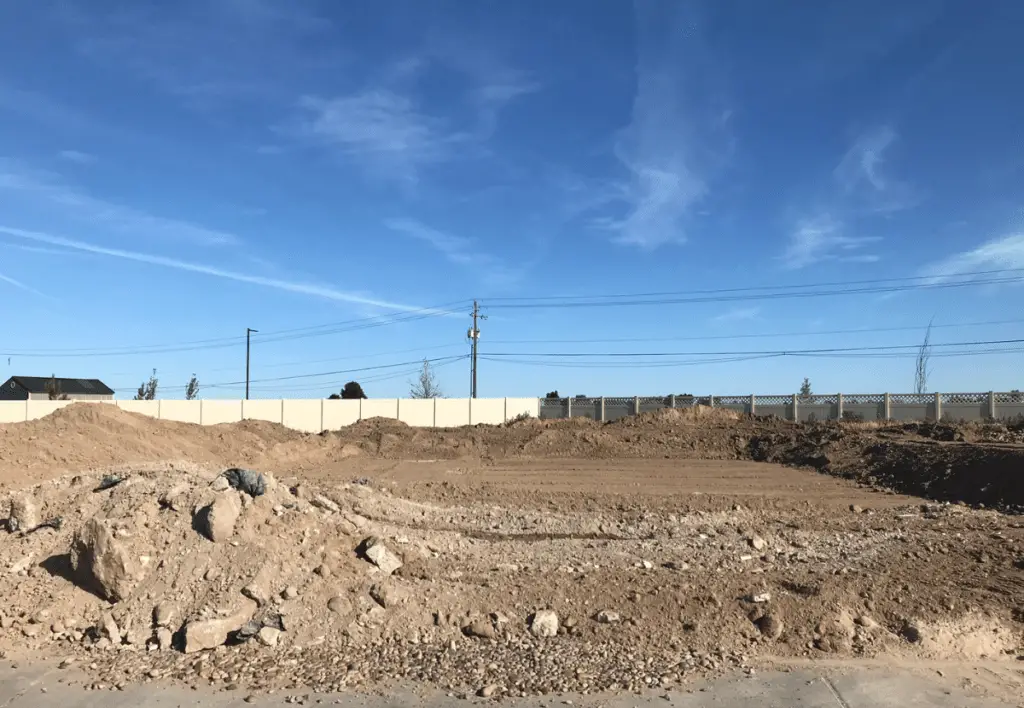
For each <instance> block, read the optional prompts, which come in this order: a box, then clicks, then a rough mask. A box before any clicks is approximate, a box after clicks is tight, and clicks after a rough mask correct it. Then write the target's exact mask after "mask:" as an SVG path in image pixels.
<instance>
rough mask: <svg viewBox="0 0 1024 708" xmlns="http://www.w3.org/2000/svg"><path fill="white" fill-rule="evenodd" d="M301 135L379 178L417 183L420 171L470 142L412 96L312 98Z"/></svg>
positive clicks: (380, 93)
mask: <svg viewBox="0 0 1024 708" xmlns="http://www.w3.org/2000/svg"><path fill="white" fill-rule="evenodd" d="M301 107H302V109H303V111H304V120H303V121H302V124H301V128H300V130H301V132H302V133H304V134H305V135H307V136H309V137H312V138H316V139H318V140H319V141H321V142H323V143H325V144H327V145H328V146H330V147H333V148H336V149H337V150H339V151H341V152H342V153H343V154H345V155H348V156H350V157H352V158H354V159H355V160H357V161H358V163H359V164H360V165H361V166H363V167H365V168H366V169H367V170H369V171H370V172H371V173H372V174H373V175H374V176H376V177H382V178H393V179H398V180H400V181H404V182H409V183H416V182H417V181H418V180H419V173H420V170H421V169H422V168H423V167H424V166H425V165H428V164H431V163H434V162H438V161H440V160H442V159H445V158H447V157H448V155H449V151H450V149H451V148H452V147H453V146H454V145H456V144H458V143H459V142H460V141H463V140H464V139H465V136H464V135H460V134H458V133H449V132H447V131H446V129H445V127H444V123H443V122H442V121H440V120H438V119H436V118H433V117H431V116H428V115H426V114H425V113H423V112H421V111H420V110H419V108H418V107H417V106H416V104H415V103H414V102H413V100H412V99H410V98H409V97H408V96H404V95H401V94H399V93H396V92H394V91H391V90H388V89H376V90H368V91H363V92H361V93H357V94H353V95H350V96H344V97H340V98H332V99H323V98H318V97H315V96H306V97H305V98H303V99H302V101H301Z"/></svg>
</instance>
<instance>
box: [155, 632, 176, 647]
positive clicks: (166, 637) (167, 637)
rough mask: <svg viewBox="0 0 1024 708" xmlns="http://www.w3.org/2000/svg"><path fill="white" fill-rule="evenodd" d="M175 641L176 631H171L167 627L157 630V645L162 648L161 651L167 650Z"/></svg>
mask: <svg viewBox="0 0 1024 708" xmlns="http://www.w3.org/2000/svg"><path fill="white" fill-rule="evenodd" d="M173 642H174V633H173V632H171V630H170V629H168V628H167V627H161V628H160V629H158V630H156V645H157V647H159V648H160V651H167V650H168V649H170V648H171V644H172V643H173Z"/></svg>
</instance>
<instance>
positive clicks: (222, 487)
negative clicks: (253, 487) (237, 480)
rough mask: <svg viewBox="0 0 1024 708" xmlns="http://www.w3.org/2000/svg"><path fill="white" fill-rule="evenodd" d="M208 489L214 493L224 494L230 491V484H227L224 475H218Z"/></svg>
mask: <svg viewBox="0 0 1024 708" xmlns="http://www.w3.org/2000/svg"><path fill="white" fill-rule="evenodd" d="M210 489H212V490H213V491H215V492H226V491H228V490H229V489H231V484H230V483H229V482H228V478H227V477H225V476H224V475H218V476H217V477H216V478H215V479H214V480H213V481H212V482H210Z"/></svg>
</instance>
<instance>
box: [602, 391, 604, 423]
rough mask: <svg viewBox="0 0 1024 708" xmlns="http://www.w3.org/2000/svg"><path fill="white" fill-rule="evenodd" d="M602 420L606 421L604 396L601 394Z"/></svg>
mask: <svg viewBox="0 0 1024 708" xmlns="http://www.w3.org/2000/svg"><path fill="white" fill-rule="evenodd" d="M601 422H602V423H603V422H604V396H601Z"/></svg>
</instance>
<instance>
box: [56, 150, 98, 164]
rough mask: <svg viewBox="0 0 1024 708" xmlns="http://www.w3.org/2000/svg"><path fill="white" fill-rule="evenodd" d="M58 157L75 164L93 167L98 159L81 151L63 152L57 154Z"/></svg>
mask: <svg viewBox="0 0 1024 708" xmlns="http://www.w3.org/2000/svg"><path fill="white" fill-rule="evenodd" d="M57 157H59V158H60V159H62V160H67V161H68V162H75V163H78V164H79V165H92V164H94V163H95V162H96V160H97V158H96V156H95V155H92V154H90V153H87V152H82V151H81V150H61V151H60V152H59V153H57Z"/></svg>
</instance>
